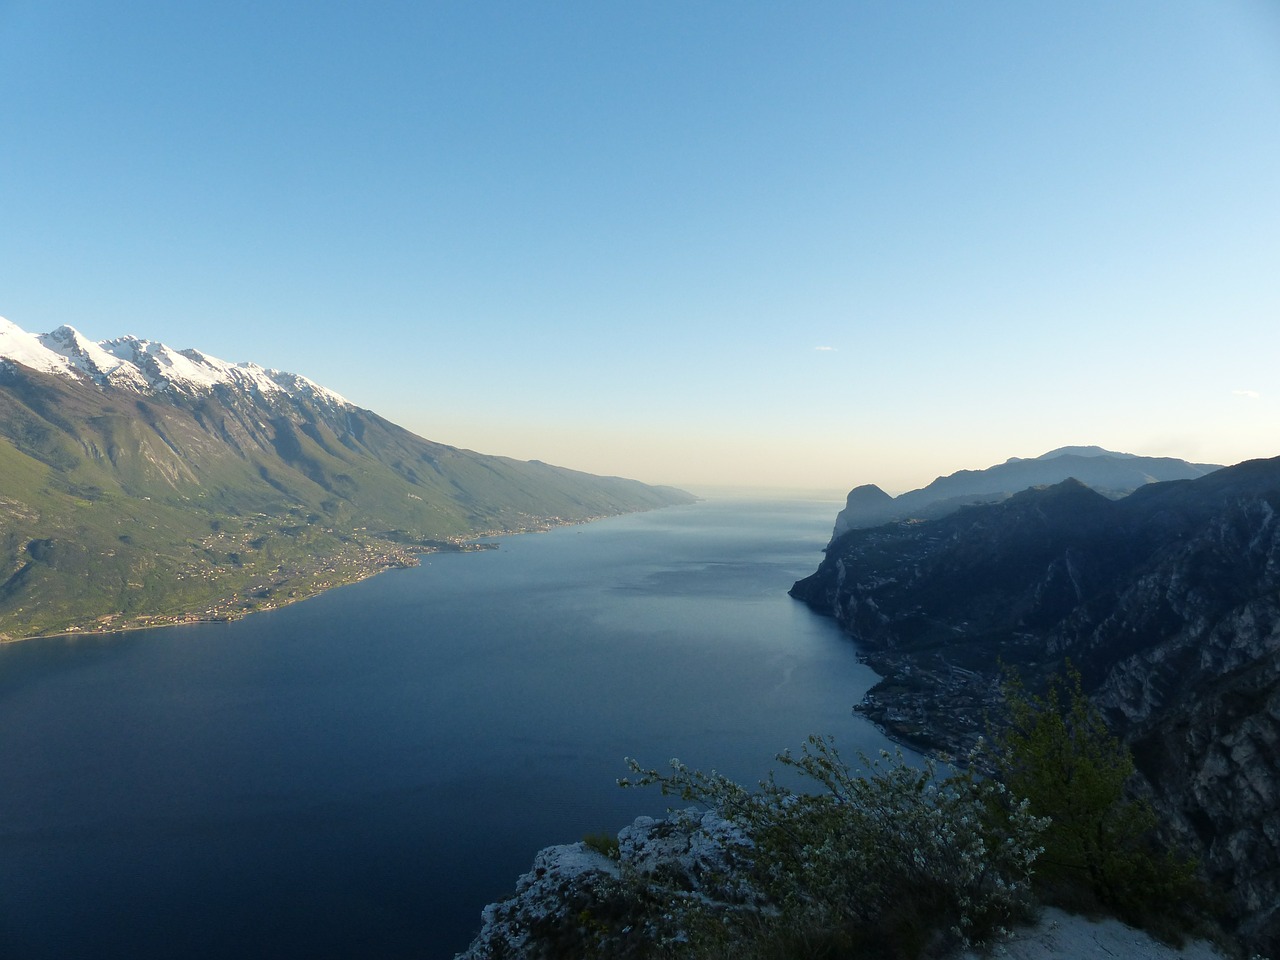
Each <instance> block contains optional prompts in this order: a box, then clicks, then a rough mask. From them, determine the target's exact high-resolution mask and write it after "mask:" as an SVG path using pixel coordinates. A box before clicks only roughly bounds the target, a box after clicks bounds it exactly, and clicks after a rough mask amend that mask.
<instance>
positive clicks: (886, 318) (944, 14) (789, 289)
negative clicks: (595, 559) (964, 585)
mask: <svg viewBox="0 0 1280 960" xmlns="http://www.w3.org/2000/svg"><path fill="white" fill-rule="evenodd" d="M0 315H2V316H6V317H8V318H9V319H10V320H12V321H14V322H15V323H17V324H19V325H20V326H22V327H24V328H25V329H27V330H30V331H33V332H42V331H45V330H49V329H52V328H53V327H55V326H57V325H59V324H62V323H70V324H71V325H73V326H75V327H77V328H79V329H80V330H81V331H82V332H84V333H85V334H87V335H89V336H91V337H93V338H95V339H104V338H108V337H114V336H119V335H121V334H125V333H132V334H135V335H137V336H141V337H145V338H148V339H153V340H161V341H164V342H165V343H168V344H170V345H171V346H174V347H179V348H181V347H188V346H193V347H198V348H200V349H202V350H204V351H206V352H208V353H211V354H214V355H216V356H219V357H222V358H223V359H226V360H233V361H238V360H254V361H257V362H259V363H262V364H264V365H267V366H273V367H278V368H282V369H286V370H291V371H294V372H299V373H303V374H305V375H307V376H310V377H311V378H313V379H315V380H318V381H319V382H321V383H323V384H325V385H326V386H329V387H332V388H333V389H335V390H338V391H339V392H340V393H342V394H344V395H345V396H347V397H348V398H350V399H351V400H353V401H354V402H356V403H358V404H360V405H361V406H365V407H369V408H371V409H373V410H375V411H377V412H379V413H381V414H383V415H384V416H387V417H389V418H390V419H392V420H395V421H397V422H399V423H401V424H403V425H405V426H407V427H409V428H410V429H412V430H414V431H415V432H417V433H420V434H422V435H423V436H426V437H429V438H431V439H435V440H440V441H443V442H447V443H453V444H456V445H459V446H465V447H470V448H473V449H478V450H482V451H484V452H486V453H500V454H506V455H509V456H514V457H518V458H521V459H529V458H538V459H542V460H547V461H550V462H554V463H560V464H564V465H566V466H571V467H576V468H579V469H585V470H590V471H592V472H598V473H610V474H622V475H627V476H634V477H638V478H640V479H643V480H649V481H655V482H669V483H676V484H682V485H686V486H692V487H695V488H698V487H705V486H708V485H721V484H742V485H748V486H789V487H796V488H807V489H829V490H844V489H848V488H849V487H850V486H853V485H855V484H858V483H865V482H876V483H879V484H880V485H881V486H883V487H885V488H886V489H889V490H892V491H895V492H896V491H899V490H903V489H908V488H911V487H915V486H920V485H922V484H924V483H927V482H928V481H929V480H931V479H932V478H933V477H934V476H937V475H939V474H944V473H949V472H951V471H953V470H956V469H961V468H976V467H983V466H987V465H989V464H991V463H996V462H999V461H1002V460H1004V459H1006V458H1007V457H1009V456H1034V455H1037V454H1039V453H1042V452H1044V451H1046V450H1048V449H1050V448H1052V447H1057V446H1062V445H1066V444H1083V443H1097V444H1102V445H1104V446H1108V447H1111V448H1113V449H1120V450H1125V451H1129V452H1133V453H1141V454H1150V455H1161V456H1178V457H1185V458H1187V459H1192V460H1201V461H1214V462H1236V461H1239V460H1242V459H1247V458H1250V457H1261V456H1275V455H1280V363H1278V362H1277V361H1278V359H1280V5H1277V4H1275V3H1272V2H1263V0H1239V2H1236V0H1214V2H1192V3H1186V2H1178V0H1172V2H1150V3H1147V2H1126V3H1122V4H1117V3H1114V2H1070V3H1066V2H1064V3H1060V4H1051V3H1025V2H1009V3H997V2H990V3H983V2H975V3H963V4H962V3H951V2H947V3H926V2H919V3H916V2H911V3H889V2H875V3H860V2H854V0H846V2H840V3H800V4H780V3H770V4H762V3H749V2H734V3H693V4H690V3H627V4H623V3H611V2H580V3H576V2H575V3H570V2H564V3H542V4H536V3H514V2H512V3H485V2H475V3H471V2H469V3H461V2H459V3H425V2H424V3H378V2H368V3H361V4H350V3H324V2H318V3H310V2H308V3H301V2H299V3H271V2H227V0H223V2H218V3H195V2H193V3H172V2H156V3H143V2H120V3H112V4H102V3H97V2H56V0H55V2H24V0H0Z"/></svg>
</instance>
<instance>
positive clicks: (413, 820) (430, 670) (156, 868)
mask: <svg viewBox="0 0 1280 960" xmlns="http://www.w3.org/2000/svg"><path fill="white" fill-rule="evenodd" d="M839 506H840V505H839V504H838V503H831V502H816V501H798V502H730V501H712V502H705V503H700V504H696V505H693V506H689V507H677V508H672V509H668V510H663V511H657V512H654V513H647V514H640V515H635V516H629V517H622V518H617V519H612V520H606V521H601V522H598V523H594V524H590V525H587V526H582V527H571V528H565V529H561V530H556V531H553V532H551V533H547V534H540V535H529V536H522V537H511V538H507V539H505V540H503V541H502V542H501V547H500V549H498V550H493V551H486V552H483V553H474V554H458V555H445V556H433V557H426V558H424V562H423V565H422V566H421V567H419V568H417V569H414V570H406V571H395V572H391V573H387V574H383V575H381V576H379V577H376V578H374V579H372V580H368V581H365V582H364V583H361V584H357V585H354V586H351V587H345V588H342V589H340V590H334V591H331V592H330V593H327V594H325V595H323V596H321V597H318V598H315V599H313V600H309V601H307V602H305V603H301V604H297V605H295V606H292V607H288V608H285V609H282V610H278V611H274V612H271V613H265V614H259V615H256V616H253V617H250V618H248V619H246V620H243V621H240V622H238V623H234V624H208V625H198V626H190V627H182V628H174V629H164V630H155V631H148V632H143V633H132V634H122V635H116V636H112V637H107V638H78V639H75V640H61V639H59V640H48V641H30V642H27V643H21V644H13V645H9V646H7V647H4V648H0V778H2V779H0V957H4V958H19V960H24V958H32V960H36V958H66V957H74V956H82V957H101V958H116V957H120V958H124V957H128V958H132V960H149V958H162V957H163V958H168V957H184V958H204V957H210V958H213V957H217V958H229V957H246V956H270V957H279V958H292V957H296V958H304V957H305V958H308V960H315V958H325V957H335V958H336V957H369V958H392V957H415V958H425V960H432V958H441V957H451V956H452V955H453V953H454V952H455V951H457V950H460V949H462V948H463V947H465V946H466V944H467V942H468V941H469V940H470V938H471V935H472V934H473V933H474V931H475V929H476V927H477V926H478V924H479V913H480V909H481V907H482V906H483V905H484V904H485V903H487V902H489V901H491V900H495V899H498V898H500V897H502V896H504V895H506V894H508V893H509V892H510V891H511V889H512V887H513V885H514V881H515V879H516V877H517V876H518V875H519V874H520V873H522V872H524V871H525V870H526V869H528V866H529V863H530V860H531V858H532V855H533V853H534V852H535V851H536V850H537V849H539V848H540V847H543V846H546V845H548V844H552V843H561V842H568V841H572V840H576V839H580V838H581V837H582V835H583V834H584V833H587V832H598V831H601V830H609V831H613V830H616V829H617V828H619V827H621V826H623V825H624V824H626V823H628V822H629V821H630V820H631V819H632V818H633V817H635V816H638V815H640V814H651V815H661V813H662V812H663V811H664V810H665V804H666V802H667V801H666V800H664V799H663V798H662V797H660V796H659V795H658V794H657V793H656V791H623V790H620V789H618V788H617V787H616V786H615V785H614V781H615V780H616V779H617V777H619V776H622V775H623V774H624V773H625V769H624V765H623V757H625V756H634V757H637V758H638V759H640V760H641V761H642V762H644V763H646V764H649V765H660V764H662V763H665V761H666V760H667V759H668V758H669V757H673V756H678V757H680V758H681V759H682V760H685V761H687V762H688V763H690V764H691V765H695V766H702V767H715V768H717V769H719V770H720V771H721V772H723V773H727V774H730V775H732V776H734V777H736V778H739V779H742V780H745V781H748V782H754V781H756V780H758V779H759V778H760V777H762V776H763V775H764V774H765V773H766V772H767V771H768V770H769V769H770V768H771V758H772V757H773V756H774V754H776V753H777V752H779V751H780V750H782V749H784V748H786V747H795V746H797V745H799V743H801V742H802V741H803V739H804V737H805V736H806V735H807V734H808V733H810V732H829V733H833V734H835V735H836V737H837V739H838V741H839V742H840V743H841V744H842V745H843V746H844V747H845V748H846V750H847V752H850V753H851V752H853V751H855V750H859V749H860V750H863V751H870V752H874V751H875V750H878V749H880V747H881V746H885V745H886V744H885V741H884V740H883V738H882V737H881V736H880V734H879V733H878V732H877V731H876V730H875V729H874V728H872V727H870V726H869V725H868V724H866V723H865V722H864V721H862V720H860V719H858V718H856V717H854V716H852V715H851V713H850V706H851V705H852V704H853V703H856V702H857V701H858V700H859V699H860V698H861V697H862V694H863V692H864V691H865V690H866V688H867V687H868V686H870V685H871V684H872V683H873V682H874V680H875V678H874V675H873V674H872V673H871V672H870V671H869V670H868V669H867V668H865V667H863V666H862V665H860V664H859V663H858V662H857V659H856V657H855V654H854V650H853V648H852V646H851V644H850V642H849V641H848V640H847V639H845V638H844V637H843V636H841V634H840V633H839V631H838V630H837V629H836V627H835V625H834V624H833V623H832V622H831V621H829V620H824V619H822V618H819V617H817V616H815V615H813V614H812V613H811V612H810V611H809V610H808V609H807V608H805V607H803V606H802V605H800V604H798V603H796V602H795V601H793V600H791V599H790V598H789V597H787V596H786V590H787V589H788V587H790V585H791V583H792V581H794V580H795V579H797V578H798V577H801V576H804V575H807V574H808V573H810V572H812V571H813V569H814V568H815V567H816V565H817V563H818V560H819V559H820V550H821V548H822V546H823V545H824V544H825V542H826V540H827V538H828V536H829V535H830V530H831V525H832V522H833V520H834V518H835V514H836V511H837V510H838V509H839Z"/></svg>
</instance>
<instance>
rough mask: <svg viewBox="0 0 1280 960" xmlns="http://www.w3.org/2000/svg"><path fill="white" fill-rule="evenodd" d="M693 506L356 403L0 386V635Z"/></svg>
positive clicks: (226, 612) (311, 588) (25, 383)
mask: <svg viewBox="0 0 1280 960" xmlns="http://www.w3.org/2000/svg"><path fill="white" fill-rule="evenodd" d="M690 499H691V498H690V497H688V495H687V494H683V493H682V492H680V491H675V490H670V489H663V488H655V487H649V486H646V485H644V484H640V483H637V482H635V481H630V480H623V479H620V478H608V477H594V476H591V475H589V474H583V473H578V472H576V471H571V470H565V469H562V468H558V467H552V466H549V465H547V464H542V463H537V462H533V463H522V462H519V461H515V460H509V459H505V458H501V457H487V456H483V455H481V454H477V453H473V452H471V451H467V450H459V449H457V448H454V447H448V446H444V445H442V444H436V443H431V442H430V441H426V440H423V439H421V438H420V437H416V436H414V435H413V434H411V433H409V432H408V431H406V430H403V429H401V428H400V427H397V426H396V425H394V424H392V423H389V422H388V421H386V420H384V419H382V418H381V417H378V416H377V415H375V414H372V413H370V412H369V411H364V410H358V409H355V408H349V407H337V406H335V405H332V404H323V403H319V402H312V401H306V400H299V399H297V398H284V397H262V396H250V395H247V394H243V393H235V392H232V391H230V390H222V391H221V392H218V393H214V394H209V395H206V396H201V397H197V398H194V399H192V398H181V397H180V398H176V399H175V400H172V401H170V400H167V399H156V398H147V397H143V396H141V395H139V394H136V393H132V392H125V391H117V390H111V389H100V388H98V387H96V386H94V385H92V384H87V383H77V382H72V381H68V380H65V379H63V378H58V377H52V376H45V375H42V374H38V373H34V372H32V371H28V370H26V369H25V368H17V369H16V370H12V371H10V372H8V373H6V374H5V375H4V376H3V377H0V638H3V639H16V638H20V637H27V636H33V635H38V634H42V633H51V632H61V631H66V630H92V629H108V628H110V629H118V628H120V627H123V626H134V625H148V624H152V623H156V622H172V621H173V620H175V619H182V618H185V617H191V616H195V617H226V616H236V615H239V614H241V613H243V612H245V611H247V610H253V609H260V608H263V607H267V606H272V605H276V604H278V603H281V602H286V601H288V600H290V599H296V598H298V597H301V596H306V595H309V594H311V593H314V592H316V591H317V590H320V589H324V588H325V587H327V586H332V585H335V584H337V583H344V582H349V581H351V580H354V579H358V578H360V577H362V576H366V575H368V574H370V573H373V572H376V571H377V570H381V569H385V568H387V567H388V566H394V565H398V564H409V563H413V562H414V560H413V553H414V552H421V551H422V550H424V549H438V548H441V547H448V546H449V545H451V544H455V543H457V542H458V541H459V540H460V539H462V538H468V537H474V536H477V535H483V534H488V533H501V532H515V531H523V530H533V529H540V528H545V527H547V526H550V525H556V524H561V523H570V522H577V521H582V520H587V519H590V518H593V517H600V516H607V515H612V514H618V513H624V512H629V511H634V510H643V509H651V508H655V507H661V506H667V505H670V504H673V503H680V502H687V501H688V500H690Z"/></svg>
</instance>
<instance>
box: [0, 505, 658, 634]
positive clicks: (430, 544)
mask: <svg viewBox="0 0 1280 960" xmlns="http://www.w3.org/2000/svg"><path fill="white" fill-rule="evenodd" d="M653 509H665V508H663V507H657V508H653ZM646 512H648V511H647V510H636V511H628V513H612V514H601V515H599V516H593V517H584V518H582V519H579V520H569V519H565V518H563V517H539V518H533V517H531V518H529V524H528V526H525V527H523V528H520V529H511V530H492V529H491V530H481V531H477V532H476V533H473V534H469V535H468V536H466V537H457V538H450V539H444V540H434V539H428V538H425V537H424V538H422V539H420V540H419V541H417V542H406V543H399V542H397V541H392V540H383V541H380V542H379V544H378V546H377V548H375V550H376V562H366V563H365V564H361V563H359V562H356V563H354V564H352V566H353V567H354V569H353V570H352V571H351V573H350V574H349V575H346V576H342V575H338V576H337V578H336V579H332V580H323V581H321V582H320V583H319V584H316V585H312V586H310V587H308V586H306V585H305V583H304V582H305V579H306V576H307V575H306V574H305V573H300V574H299V575H298V576H296V577H295V578H293V579H284V580H280V581H278V582H276V583H273V584H267V585H265V586H263V587H260V588H259V591H261V590H269V591H271V592H270V594H269V595H268V597H264V598H262V599H263V601H264V602H263V603H262V604H259V605H249V606H243V605H241V606H237V604H243V603H244V599H243V598H242V597H240V595H239V593H232V594H231V597H230V599H228V598H226V597H223V598H219V599H217V600H215V601H213V603H212V604H209V605H206V606H205V607H204V608H203V609H201V610H200V611H199V612H186V613H168V614H138V615H136V616H134V617H132V618H131V619H129V620H124V621H122V622H120V623H114V622H113V623H103V617H107V618H114V617H117V616H120V615H119V614H101V615H99V616H97V617H93V618H92V619H91V620H89V621H88V622H86V623H85V624H83V625H76V624H73V625H71V626H69V627H67V628H64V629H59V630H55V631H53V632H48V633H43V632H42V633H33V634H27V635H24V636H19V637H13V636H7V635H5V634H3V633H0V646H8V645H9V644H14V643H24V642H26V641H28V640H53V639H58V638H65V637H108V636H111V635H112V634H115V633H136V632H139V631H142V630H158V629H163V628H165V627H183V626H189V625H194V624H200V623H234V622H236V621H237V620H243V619H245V618H246V617H249V616H252V615H254V614H257V613H268V612H270V611H272V610H280V609H282V608H284V607H288V606H292V605H293V604H295V603H301V602H303V601H304V600H311V599H314V598H315V597H318V596H320V595H321V594H323V593H328V592H329V591H330V590H337V589H340V588H342V587H349V586H352V585H354V584H357V583H361V582H363V581H365V580H368V579H370V578H372V577H376V576H378V575H379V574H383V573H387V572H389V571H391V570H406V569H410V568H413V567H416V566H420V564H421V561H420V559H419V558H421V557H425V556H434V555H436V554H441V553H480V552H483V551H486V550H497V549H498V548H499V545H498V544H497V543H492V542H488V541H490V540H493V539H496V538H499V537H511V536H523V535H525V534H531V533H548V532H550V531H552V530H557V529H560V528H562V527H575V526H582V525H584V524H588V523H595V522H596V521H597V520H608V519H609V518H611V517H621V516H628V515H629V514H630V513H646ZM369 546H372V545H369ZM379 548H380V549H379ZM340 557H341V555H335V556H329V557H324V558H317V560H316V562H317V563H318V564H325V563H333V562H337V561H338V560H339V559H340ZM374 559H375V558H374V557H369V558H366V560H367V561H372V560H374ZM323 572H328V573H334V571H323ZM291 584H292V586H291ZM276 591H280V593H279V594H277V592H276ZM140 621H145V622H140Z"/></svg>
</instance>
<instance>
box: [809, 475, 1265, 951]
mask: <svg viewBox="0 0 1280 960" xmlns="http://www.w3.org/2000/svg"><path fill="white" fill-rule="evenodd" d="M1278 509H1280V459H1274V460H1261V461H1250V462H1248V463H1244V464H1240V465H1238V466H1235V467H1230V468H1226V469H1223V470H1220V471H1217V472H1214V473H1211V474H1208V475H1207V476H1204V477H1202V478H1199V479H1196V480H1184V481H1172V482H1167V483H1154V484H1149V485H1146V486H1143V487H1142V488H1140V489H1138V490H1137V491H1135V492H1134V493H1133V494H1131V495H1130V496H1128V497H1125V498H1123V499H1121V500H1114V501H1113V500H1108V499H1107V498H1105V497H1103V496H1101V495H1099V494H1097V493H1095V492H1093V491H1092V490H1090V489H1088V488H1086V487H1084V486H1083V485H1082V484H1080V483H1077V482H1074V481H1067V482H1064V483H1061V484H1058V485H1055V486H1052V487H1048V488H1042V489H1034V490H1028V491H1025V492H1023V493H1020V494H1017V495H1015V496H1013V497H1011V498H1009V499H1008V500H1006V501H1004V502H1002V503H999V504H994V505H987V506H974V507H969V508H966V509H963V510H960V511H958V512H956V513H952V514H950V515H949V516H946V517H943V518H941V519H938V520H934V521H928V522H906V523H891V524H886V525H884V526H880V527H876V528H871V529H856V530H850V531H848V532H847V533H845V534H844V535H842V536H840V537H838V538H836V539H835V540H833V541H832V543H831V544H830V546H829V547H828V548H827V554H826V557H825V558H824V560H823V562H822V564H821V566H820V567H819V570H818V571H817V572H816V573H815V574H813V575H812V576H811V577H808V578H806V579H805V580H802V581H800V582H798V583H797V584H796V585H795V586H794V587H793V589H792V595H793V596H795V597H797V598H799V599H801V600H804V601H805V602H806V603H808V604H810V605H811V606H813V607H814V608H815V609H816V610H819V611H821V612H824V613H827V614H830V615H832V616H834V617H835V618H836V619H837V620H838V621H839V622H840V624H841V625H842V626H843V627H844V628H845V630H846V631H847V632H848V633H849V634H850V635H851V636H852V637H853V638H854V639H855V640H857V641H858V642H859V645H860V648H861V650H862V652H863V655H864V656H865V657H866V658H867V660H868V661H869V662H870V663H871V664H872V665H873V666H874V667H876V669H877V670H879V671H880V672H881V673H882V674H883V675H884V678H885V679H884V680H883V681H882V682H881V683H880V684H879V685H878V686H877V687H876V688H875V689H873V691H872V692H871V693H870V694H869V695H868V700H867V702H866V703H865V704H863V705H862V709H863V710H864V711H865V712H866V713H868V714H869V715H870V716H871V717H872V718H873V719H875V720H876V721H877V722H879V723H881V724H882V725H883V726H884V727H885V728H886V729H887V730H889V731H890V732H891V733H894V734H895V735H897V736H900V737H902V738H904V739H909V740H912V741H914V742H916V743H918V744H920V745H923V746H927V747H933V748H935V749H942V750H951V751H958V750H961V749H963V748H964V747H965V746H967V745H968V744H969V743H971V742H972V741H973V740H974V739H976V736H977V734H978V732H979V731H980V730H981V729H982V728H983V726H984V716H986V715H989V714H991V712H992V711H995V710H996V709H997V708H998V704H999V698H998V674H999V663H1000V662H1003V663H1006V664H1011V665H1014V666H1016V667H1018V668H1019V670H1020V671H1021V672H1022V673H1023V674H1024V675H1025V676H1027V677H1028V678H1029V679H1031V681H1032V682H1035V680H1036V679H1037V678H1039V677H1042V676H1043V675H1045V674H1047V673H1049V672H1052V671H1054V670H1058V669H1060V668H1061V665H1062V663H1063V661H1064V659H1066V658H1070V660H1071V661H1072V662H1073V663H1074V664H1076V665H1077V666H1078V667H1079V669H1080V670H1081V672H1082V674H1083V677H1084V681H1085V686H1086V689H1087V690H1088V691H1089V692H1090V694H1091V696H1092V697H1093V699H1094V700H1095V702H1096V703H1098V705H1099V706H1100V707H1102V708H1103V709H1104V711H1105V712H1106V714H1107V716H1108V718H1109V719H1110V720H1111V721H1112V723H1113V724H1114V726H1115V727H1116V729H1117V730H1118V731H1120V732H1121V733H1122V734H1123V735H1124V736H1125V737H1126V739H1127V740H1128V742H1129V743H1130V745H1131V747H1132V749H1133V751H1134V754H1135V759H1136V761H1137V763H1138V767H1139V770H1140V771H1141V773H1142V774H1143V776H1144V777H1145V779H1146V783H1147V788H1148V789H1149V791H1150V795H1151V798H1152V800H1153V802H1154V803H1155V804H1156V806H1157V807H1158V808H1159V810H1160V811H1161V812H1162V813H1163V814H1164V815H1165V817H1166V819H1167V820H1168V821H1169V822H1170V823H1171V825H1172V829H1174V830H1175V831H1176V832H1177V833H1178V834H1179V836H1180V837H1181V839H1183V840H1184V841H1185V842H1186V843H1187V844H1188V845H1189V846H1190V847H1191V848H1192V849H1193V851H1194V852H1195V853H1196V854H1197V855H1198V856H1199V857H1201V858H1202V860H1203V862H1204V865H1205V868H1206V870H1207V872H1208V873H1209V875H1210V876H1211V877H1212V878H1213V879H1214V880H1215V881H1216V882H1217V883H1218V884H1219V885H1220V886H1221V887H1223V888H1224V889H1225V890H1227V891H1228V895H1229V897H1230V901H1231V910H1232V913H1233V915H1234V917H1235V920H1236V922H1237V924H1238V925H1239V927H1240V929H1241V932H1242V933H1243V934H1244V935H1245V936H1246V937H1247V938H1248V940H1249V942H1250V943H1251V944H1252V945H1254V946H1255V947H1256V948H1258V949H1261V950H1264V951H1267V952H1271V953H1277V952H1280V915H1277V912H1276V906H1275V905H1276V904H1277V903H1280V802H1277V801H1278V798H1280V753H1278V751H1277V744H1278V743H1280V684H1278V683H1277V679H1278V678H1280V521H1278V520H1277V516H1276V514H1277V510H1278Z"/></svg>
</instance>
